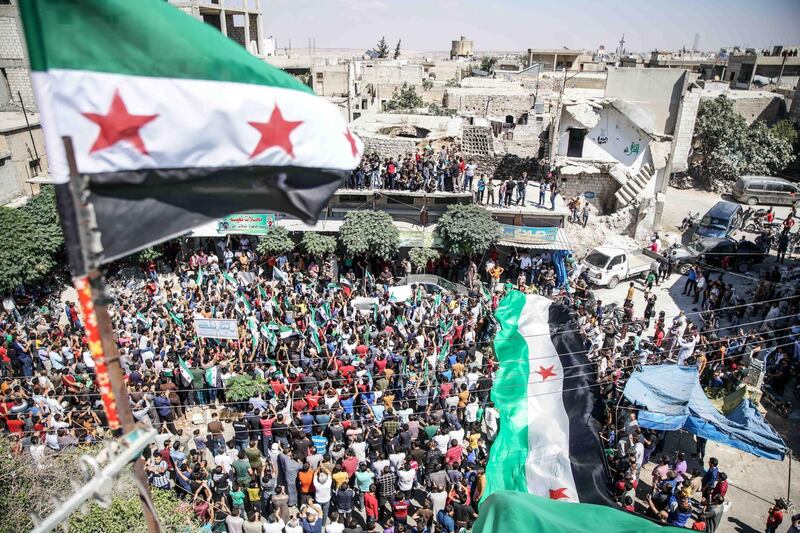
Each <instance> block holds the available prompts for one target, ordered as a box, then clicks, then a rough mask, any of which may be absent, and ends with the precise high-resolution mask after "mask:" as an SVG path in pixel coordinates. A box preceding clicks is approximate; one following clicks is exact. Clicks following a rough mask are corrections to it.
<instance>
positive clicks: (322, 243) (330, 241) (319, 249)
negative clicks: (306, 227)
mask: <svg viewBox="0 0 800 533" xmlns="http://www.w3.org/2000/svg"><path fill="white" fill-rule="evenodd" d="M301 244H302V245H303V248H305V250H306V252H308V253H310V254H311V255H313V256H316V257H322V256H325V255H328V254H332V253H333V252H335V251H336V238H334V237H331V236H330V235H323V234H321V233H317V232H314V231H307V232H305V234H304V235H303V241H302V243H301Z"/></svg>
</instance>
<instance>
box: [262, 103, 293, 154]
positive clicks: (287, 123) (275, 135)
mask: <svg viewBox="0 0 800 533" xmlns="http://www.w3.org/2000/svg"><path fill="white" fill-rule="evenodd" d="M302 123H303V121H302V120H298V121H296V122H294V121H291V120H285V119H284V118H283V115H282V114H281V110H280V109H279V108H278V104H275V108H274V109H273V110H272V115H270V117H269V122H248V124H250V125H251V126H253V127H254V128H255V129H257V130H258V131H259V133H261V140H259V141H258V144H257V145H256V147H255V148H254V149H253V153H252V154H250V158H253V157H255V156H257V155H260V154H261V153H262V152H264V151H265V150H266V149H267V148H272V147H273V146H276V147H278V148H282V149H283V151H284V152H286V153H287V154H289V156H290V157H292V158H294V147H293V146H292V141H291V140H290V139H289V135H290V134H291V133H292V131H294V129H295V128H297V127H298V126H299V125H300V124H302Z"/></svg>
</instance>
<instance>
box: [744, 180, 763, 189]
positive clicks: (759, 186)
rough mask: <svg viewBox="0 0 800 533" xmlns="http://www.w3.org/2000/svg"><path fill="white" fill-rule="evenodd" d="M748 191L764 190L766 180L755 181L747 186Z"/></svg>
mask: <svg viewBox="0 0 800 533" xmlns="http://www.w3.org/2000/svg"><path fill="white" fill-rule="evenodd" d="M747 190H748V191H763V190H764V182H763V181H754V182H752V183H751V184H749V185H748V186H747Z"/></svg>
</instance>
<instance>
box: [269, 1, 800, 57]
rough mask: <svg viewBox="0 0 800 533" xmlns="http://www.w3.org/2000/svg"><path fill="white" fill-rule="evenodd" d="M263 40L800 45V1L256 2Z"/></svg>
mask: <svg viewBox="0 0 800 533" xmlns="http://www.w3.org/2000/svg"><path fill="white" fill-rule="evenodd" d="M261 3H262V6H263V8H262V9H263V11H264V35H265V36H270V35H272V36H274V37H275V38H276V39H277V40H278V46H279V47H280V48H283V47H286V46H287V44H288V40H289V39H290V38H291V39H292V46H293V47H294V48H302V47H306V46H307V45H308V39H309V37H314V38H315V39H316V46H317V48H368V47H371V46H374V44H375V42H376V41H377V40H378V39H380V37H381V36H382V35H385V36H386V40H387V41H389V42H390V45H391V46H394V44H395V43H396V42H397V39H402V40H403V45H404V46H405V47H406V48H408V49H409V50H449V48H450V41H451V40H453V39H458V37H459V36H460V35H465V36H467V37H468V38H469V39H472V40H473V41H474V42H475V48H476V49H477V50H523V49H526V48H549V47H562V46H567V47H570V48H587V49H595V48H597V46H599V45H601V44H604V45H605V46H606V48H608V49H612V50H613V49H615V48H616V46H617V42H618V41H619V38H620V36H621V35H622V34H623V33H624V34H625V41H626V48H628V49H629V50H635V51H650V50H652V49H654V48H666V49H678V48H681V47H682V46H686V47H691V46H692V41H693V40H694V35H695V33H699V34H700V48H701V49H704V50H716V49H718V48H719V47H721V46H729V45H734V44H738V45H746V46H753V47H761V48H764V47H768V46H769V45H770V44H791V45H794V44H800V0H657V1H641V0H640V1H638V2H633V1H631V0H594V1H588V0H262V2H261Z"/></svg>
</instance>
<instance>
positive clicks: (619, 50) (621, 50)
mask: <svg viewBox="0 0 800 533" xmlns="http://www.w3.org/2000/svg"><path fill="white" fill-rule="evenodd" d="M623 55H625V34H624V33H623V34H622V38H621V39H620V40H619V48H617V66H618V67H619V66H622V56H623Z"/></svg>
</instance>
